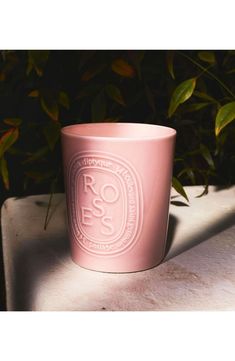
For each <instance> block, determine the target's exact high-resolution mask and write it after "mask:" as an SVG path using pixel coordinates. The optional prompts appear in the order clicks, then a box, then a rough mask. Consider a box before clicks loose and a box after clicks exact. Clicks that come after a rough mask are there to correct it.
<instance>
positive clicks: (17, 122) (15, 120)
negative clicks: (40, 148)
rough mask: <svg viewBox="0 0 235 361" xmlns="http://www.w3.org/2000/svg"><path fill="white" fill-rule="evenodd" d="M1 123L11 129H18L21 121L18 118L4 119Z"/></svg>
mask: <svg viewBox="0 0 235 361" xmlns="http://www.w3.org/2000/svg"><path fill="white" fill-rule="evenodd" d="M3 121H4V123H5V124H7V125H11V126H13V127H19V126H20V125H21V123H22V119H20V118H5V119H4V120H3Z"/></svg>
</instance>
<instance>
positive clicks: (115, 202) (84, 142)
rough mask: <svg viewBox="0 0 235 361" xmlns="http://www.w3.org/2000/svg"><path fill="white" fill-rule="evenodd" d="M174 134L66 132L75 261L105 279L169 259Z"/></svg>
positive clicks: (134, 127)
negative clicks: (103, 274)
mask: <svg viewBox="0 0 235 361" xmlns="http://www.w3.org/2000/svg"><path fill="white" fill-rule="evenodd" d="M175 138H176V131H175V130H174V129H171V128H167V127H162V126H157V125H151V124H137V123H93V124H90V123H89V124H77V125H71V126H67V127H64V128H63V129H62V150H63V162H64V175H65V186H66V199H67V210H68V231H69V237H70V243H71V255H72V259H73V260H74V262H76V263H77V264H79V265H80V266H82V267H85V268H88V269H91V270H96V271H103V272H133V271H140V270H145V269H148V268H151V267H154V266H156V265H157V264H159V263H160V262H161V260H162V259H163V256H164V251H165V242H166V234H167V225H168V213H169V199H170V189H171V177H172V164H173V155H174V144H175Z"/></svg>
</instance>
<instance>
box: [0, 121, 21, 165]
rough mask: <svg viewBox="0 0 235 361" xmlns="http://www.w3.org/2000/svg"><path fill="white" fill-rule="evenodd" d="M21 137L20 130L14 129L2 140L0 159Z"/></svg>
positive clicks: (0, 143)
mask: <svg viewBox="0 0 235 361" xmlns="http://www.w3.org/2000/svg"><path fill="white" fill-rule="evenodd" d="M18 137H19V130H18V128H12V129H10V130H8V131H7V132H6V133H4V134H3V135H2V137H1V138H0V158H1V157H2V156H3V154H4V153H5V152H6V151H7V150H8V149H9V148H10V147H11V146H12V144H14V143H15V142H16V141H17V139H18Z"/></svg>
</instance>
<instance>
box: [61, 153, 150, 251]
mask: <svg viewBox="0 0 235 361" xmlns="http://www.w3.org/2000/svg"><path fill="white" fill-rule="evenodd" d="M68 190H69V191H68V196H69V203H70V208H69V212H70V223H71V229H72V232H73V235H74V237H75V239H76V241H77V243H78V244H79V246H80V247H81V248H82V249H83V250H84V251H86V252H88V253H90V254H95V255H102V256H104V255H107V256H108V255H110V256H112V255H117V254H120V253H123V252H125V251H127V250H128V249H130V247H132V246H133V244H134V243H135V242H136V241H137V239H138V235H139V233H140V230H141V226H142V219H143V217H142V211H143V201H142V187H141V182H140V180H139V177H138V174H137V173H136V171H135V169H134V168H133V166H131V165H130V164H129V162H126V161H125V160H123V159H122V158H120V157H117V156H115V155H113V154H110V153H104V152H100V151H93V152H90V151H89V152H80V153H77V154H76V155H75V156H74V157H73V158H72V160H71V162H70V164H69V168H68Z"/></svg>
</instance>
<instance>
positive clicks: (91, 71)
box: [81, 63, 106, 81]
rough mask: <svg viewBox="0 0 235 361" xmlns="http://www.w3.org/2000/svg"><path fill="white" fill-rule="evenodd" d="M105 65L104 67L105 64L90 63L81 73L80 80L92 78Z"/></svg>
mask: <svg viewBox="0 0 235 361" xmlns="http://www.w3.org/2000/svg"><path fill="white" fill-rule="evenodd" d="M105 67H106V64H100V63H96V64H94V65H92V66H91V67H90V69H88V70H87V71H85V73H84V74H83V75H82V77H81V80H82V81H88V80H90V79H92V78H94V76H96V75H97V74H99V73H101V72H102V71H103V70H104V68H105Z"/></svg>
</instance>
